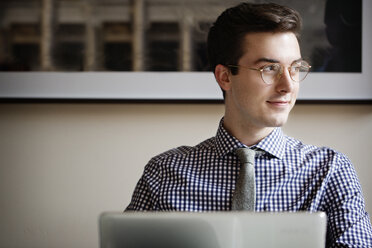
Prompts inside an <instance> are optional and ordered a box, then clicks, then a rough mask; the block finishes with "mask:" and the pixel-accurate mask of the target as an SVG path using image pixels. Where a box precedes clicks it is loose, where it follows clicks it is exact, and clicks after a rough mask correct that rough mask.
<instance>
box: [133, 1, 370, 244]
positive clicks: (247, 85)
mask: <svg viewBox="0 0 372 248" xmlns="http://www.w3.org/2000/svg"><path fill="white" fill-rule="evenodd" d="M300 27H301V20H300V16H299V14H298V13H297V12H296V11H294V10H292V9H290V8H287V7H284V6H280V5H276V4H249V3H243V4H240V5H238V6H236V7H233V8H230V9H227V10H226V11H225V12H223V13H222V14H221V15H220V16H219V17H218V19H217V21H216V22H215V23H214V25H213V26H212V27H211V29H210V31H209V35H208V56H209V60H210V65H211V69H212V71H213V72H214V75H215V78H216V81H217V82H218V84H219V86H220V87H221V89H222V90H223V94H224V99H225V115H224V118H223V119H222V120H221V122H220V125H219V128H218V131H217V134H216V136H215V137H212V138H210V139H208V140H206V141H204V142H202V143H200V144H199V145H197V146H195V147H179V148H176V149H173V150H170V151H167V152H165V153H163V154H160V155H158V156H156V157H154V158H153V159H152V160H151V161H150V162H149V163H148V164H147V166H146V167H145V171H144V173H143V175H142V177H141V179H140V181H139V182H138V184H137V186H136V189H135V192H134V194H133V198H132V201H131V203H130V205H129V206H128V207H127V210H135V211H143V210H153V211H169V210H171V211H173V210H174V211H228V210H231V209H232V202H233V198H234V194H235V193H236V192H235V191H236V188H237V187H236V183H237V181H238V176H239V174H240V171H241V169H240V161H239V159H238V157H237V155H236V151H237V149H238V148H242V147H249V148H251V149H253V150H256V151H258V152H257V154H256V157H254V158H253V159H254V160H255V161H254V162H255V165H254V171H255V177H254V178H255V185H254V187H255V191H254V194H255V201H253V202H254V206H253V209H254V211H257V212H261V211H311V212H315V211H324V212H326V213H327V216H328V230H327V247H372V228H371V223H370V220H369V216H368V214H367V213H366V211H365V206H364V199H363V196H362V191H361V187H360V183H359V181H358V178H357V176H356V173H355V170H354V168H353V166H352V164H351V163H350V161H349V160H348V158H347V157H346V156H344V155H343V154H341V153H338V152H336V151H334V150H332V149H330V148H325V147H322V148H318V147H315V146H310V145H304V144H302V143H301V142H300V141H298V140H296V139H293V138H290V137H288V136H285V135H284V134H283V133H282V131H281V129H280V126H282V125H283V124H284V123H285V122H286V121H287V118H288V114H289V112H290V110H291V109H292V107H293V105H294V104H295V101H296V97H297V94H298V91H299V82H300V81H301V80H303V79H304V78H305V77H306V75H307V72H308V71H309V69H310V66H309V64H308V63H307V62H306V61H304V60H303V59H302V58H301V53H300V48H299V44H298V38H299V31H300Z"/></svg>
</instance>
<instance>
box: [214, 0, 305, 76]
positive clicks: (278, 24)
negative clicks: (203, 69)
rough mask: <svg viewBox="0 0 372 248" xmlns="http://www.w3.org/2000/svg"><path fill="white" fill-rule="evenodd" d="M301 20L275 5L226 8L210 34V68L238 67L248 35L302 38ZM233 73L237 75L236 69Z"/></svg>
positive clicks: (291, 12) (289, 9)
mask: <svg viewBox="0 0 372 248" xmlns="http://www.w3.org/2000/svg"><path fill="white" fill-rule="evenodd" d="M300 30H301V17H300V15H299V13H298V12H297V11H296V10H294V9H291V8H289V7H285V6H282V5H278V4H274V3H266V4H252V3H241V4H239V5H237V6H235V7H232V8H229V9H226V10H225V11H224V12H223V13H222V14H221V15H220V16H219V17H218V18H217V20H216V22H215V23H214V24H213V26H212V27H211V28H210V30H209V34H208V41H207V47H208V59H209V67H210V70H211V71H212V72H214V70H215V67H216V66H217V65H218V64H222V65H236V64H237V63H238V61H239V59H240V58H241V57H242V56H243V52H244V51H243V49H242V42H243V40H244V37H245V35H246V34H247V33H253V32H293V33H294V34H295V35H296V36H297V38H298V39H299V36H300ZM231 73H233V74H237V73H238V71H237V69H236V68H231Z"/></svg>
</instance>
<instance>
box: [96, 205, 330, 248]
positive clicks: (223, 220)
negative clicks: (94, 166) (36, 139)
mask: <svg viewBox="0 0 372 248" xmlns="http://www.w3.org/2000/svg"><path fill="white" fill-rule="evenodd" d="M99 231H100V247H101V248H119V247H120V248H176V247H177V248H243V247H244V248H247V247H248V248H249V247H255V248H256V247H262V248H272V247H276V248H278V247H283V248H284V247H285V248H291V247H296V248H298V247H302V248H306V247H309V248H324V247H325V242H326V241H325V239H326V215H325V214H324V213H321V212H319V213H307V212H295V213H283V212H281V213H248V212H213V213H189V212H141V213H139V212H136V213H103V214H102V215H101V216H100V218H99Z"/></svg>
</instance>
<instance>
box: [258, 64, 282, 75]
mask: <svg viewBox="0 0 372 248" xmlns="http://www.w3.org/2000/svg"><path fill="white" fill-rule="evenodd" d="M278 71H280V65H279V64H270V65H265V66H264V67H263V68H262V72H265V73H277V72H278Z"/></svg>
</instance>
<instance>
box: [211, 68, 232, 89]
mask: <svg viewBox="0 0 372 248" xmlns="http://www.w3.org/2000/svg"><path fill="white" fill-rule="evenodd" d="M214 76H215V78H216V81H217V83H218V84H219V86H220V87H221V89H223V90H224V91H228V90H230V88H231V79H230V76H231V72H230V70H229V68H228V67H226V66H224V65H221V64H219V65H217V66H216V68H214Z"/></svg>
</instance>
